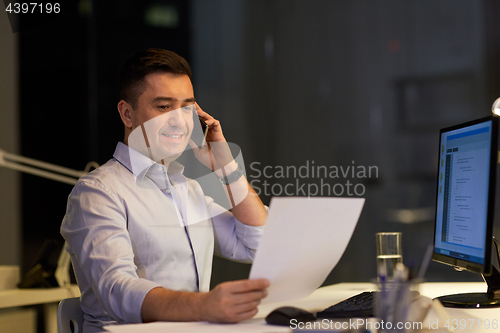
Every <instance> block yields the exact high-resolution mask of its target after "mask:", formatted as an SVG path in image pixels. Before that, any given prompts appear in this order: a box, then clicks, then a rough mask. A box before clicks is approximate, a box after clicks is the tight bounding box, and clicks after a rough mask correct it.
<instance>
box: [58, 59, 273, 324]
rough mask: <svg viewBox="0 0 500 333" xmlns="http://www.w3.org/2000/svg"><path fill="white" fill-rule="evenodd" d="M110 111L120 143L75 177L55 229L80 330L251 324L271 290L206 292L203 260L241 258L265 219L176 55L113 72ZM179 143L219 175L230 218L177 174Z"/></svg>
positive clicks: (246, 287) (207, 270) (231, 285)
mask: <svg viewBox="0 0 500 333" xmlns="http://www.w3.org/2000/svg"><path fill="white" fill-rule="evenodd" d="M118 112H119V114H120V117H121V119H122V121H123V124H124V125H125V139H124V143H118V146H117V148H116V150H115V153H114V155H113V157H114V158H113V159H111V160H110V161H108V162H107V163H106V164H104V165H103V166H101V167H100V168H98V169H96V170H94V171H93V172H91V173H90V174H88V175H86V176H85V177H83V178H81V179H80V180H79V181H78V183H77V185H76V186H75V187H74V188H73V190H72V192H71V194H70V196H69V199H68V207H67V212H66V215H65V217H64V220H63V223H62V226H61V234H62V235H63V237H64V238H65V240H66V241H67V243H68V247H67V249H68V252H69V253H70V255H71V259H72V262H73V266H74V270H75V274H76V277H77V280H78V285H79V287H80V290H81V292H82V296H81V305H82V310H83V311H84V313H85V325H84V330H85V332H96V331H101V327H102V326H103V325H106V324H113V323H133V322H149V321H157V320H168V321H210V322H238V321H241V320H245V319H249V318H251V317H252V316H254V315H255V314H256V313H257V305H258V304H259V302H260V300H261V299H262V298H264V297H265V296H266V294H267V291H266V288H267V287H268V285H269V282H268V281H267V280H265V279H260V280H241V281H232V282H226V283H222V284H220V285H218V286H217V287H215V288H214V289H213V290H211V291H209V283H210V274H211V268H212V256H213V254H214V252H215V253H216V254H219V255H222V256H225V257H228V258H230V259H233V260H237V261H243V262H251V261H252V259H253V257H254V254H255V249H256V247H257V244H258V241H259V238H260V235H261V234H262V228H263V225H264V223H265V219H266V216H267V212H266V209H265V207H264V205H263V204H262V202H261V201H260V199H259V197H258V196H257V195H256V194H255V192H254V191H253V189H252V188H251V186H250V185H249V184H248V181H247V180H246V177H245V176H244V175H243V172H242V168H241V167H240V166H239V165H238V163H236V162H235V161H234V159H233V157H232V155H231V152H230V150H229V149H228V147H227V143H226V140H225V138H224V136H223V133H222V129H221V125H220V122H219V121H218V120H216V119H214V118H213V117H212V116H210V115H209V114H208V113H206V112H204V111H203V110H202V109H201V108H200V107H199V106H198V104H196V103H195V98H194V93H193V86H192V84H191V69H190V68H189V65H188V64H187V62H186V61H185V60H184V58H182V57H180V56H178V55H177V54H175V53H173V52H170V51H166V50H160V49H149V50H146V51H142V52H139V53H138V54H136V55H135V56H133V57H132V58H131V59H129V60H128V61H127V62H126V63H125V64H124V66H123V68H122V71H121V73H120V101H119V103H118ZM192 112H196V113H197V115H198V116H199V117H200V118H202V119H203V120H204V121H205V122H206V123H207V125H208V134H207V142H208V143H209V146H207V145H205V146H202V147H199V146H198V145H197V144H195V143H194V142H193V141H192V140H191V134H192V132H193V128H194V126H195V123H194V122H193V114H192ZM196 118H197V117H196ZM188 144H189V145H190V147H191V148H192V149H193V151H194V153H195V156H196V158H198V159H199V160H200V162H202V163H203V164H205V165H206V166H208V167H210V168H212V169H213V170H214V171H215V173H216V174H217V176H218V177H220V178H221V182H222V183H223V184H224V185H222V186H224V187H225V190H226V193H227V194H228V198H229V200H230V201H231V202H232V203H233V207H232V210H231V212H229V211H226V210H225V209H223V208H222V207H221V206H219V205H217V204H216V203H215V202H214V201H213V200H212V199H211V198H209V197H205V195H204V194H203V191H202V189H201V187H200V185H199V184H198V183H197V182H196V181H194V180H190V179H187V178H186V177H184V175H183V167H182V166H181V165H180V164H179V163H178V162H176V161H175V160H176V159H177V157H179V156H180V154H182V152H183V151H184V149H185V148H186V147H187V145H188ZM132 147H133V148H132ZM134 148H135V149H134Z"/></svg>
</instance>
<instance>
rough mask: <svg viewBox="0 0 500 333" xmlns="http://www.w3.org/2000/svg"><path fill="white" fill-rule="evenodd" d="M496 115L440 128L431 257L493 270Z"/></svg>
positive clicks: (459, 265) (486, 272) (458, 264)
mask: <svg viewBox="0 0 500 333" xmlns="http://www.w3.org/2000/svg"><path fill="white" fill-rule="evenodd" d="M497 124H498V119H497V118H495V117H487V118H483V119H479V120H476V121H472V122H468V123H466V124H461V125H457V126H453V127H449V128H445V129H442V130H441V132H440V143H439V164H438V181H437V207H436V226H435V234H434V254H433V259H434V260H436V261H439V262H443V263H445V264H449V265H453V266H455V267H458V268H462V269H467V270H470V271H473V272H478V273H484V274H489V272H490V266H491V264H490V256H491V237H492V230H493V208H494V195H495V187H496V186H495V179H496V164H497V140H498V139H497V127H498V125H497Z"/></svg>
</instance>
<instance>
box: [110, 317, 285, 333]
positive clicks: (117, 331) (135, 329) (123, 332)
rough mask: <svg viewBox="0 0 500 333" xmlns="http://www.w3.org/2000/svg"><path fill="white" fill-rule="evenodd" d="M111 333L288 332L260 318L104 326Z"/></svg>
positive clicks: (282, 327)
mask: <svg viewBox="0 0 500 333" xmlns="http://www.w3.org/2000/svg"><path fill="white" fill-rule="evenodd" d="M104 329H106V331H109V332H111V333H166V332H168V333H200V332H203V333H270V332H272V333H280V332H283V333H285V332H290V327H288V326H273V327H271V328H270V327H269V325H266V323H265V322H264V321H263V320H261V321H259V322H258V323H245V322H243V323H238V324H210V323H205V322H201V323H200V322H193V323H176V322H173V323H172V322H171V323H169V322H155V323H149V324H127V325H108V326H104Z"/></svg>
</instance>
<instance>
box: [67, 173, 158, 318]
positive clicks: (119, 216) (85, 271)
mask: <svg viewBox="0 0 500 333" xmlns="http://www.w3.org/2000/svg"><path fill="white" fill-rule="evenodd" d="M126 214H127V209H126V205H125V203H124V202H123V200H121V199H120V198H119V197H118V196H117V195H116V194H115V193H113V192H111V191H110V190H109V189H107V188H106V187H105V186H104V185H102V184H100V183H99V182H87V181H80V182H79V183H78V184H77V185H76V186H75V187H74V189H73V191H72V192H71V194H70V196H69V198H68V206H67V213H66V216H65V218H64V220H63V223H62V226H61V234H62V235H63V237H64V239H65V240H66V242H67V243H68V247H67V248H68V252H70V255H71V257H72V261H73V265H75V266H77V267H75V273H76V275H77V279H78V282H79V284H80V283H81V282H82V283H81V287H82V285H88V286H90V288H91V289H92V291H93V292H94V293H95V295H96V297H97V299H98V301H99V303H100V305H101V306H102V307H103V309H104V310H105V311H106V313H107V314H108V315H109V316H110V317H111V318H113V319H114V320H116V321H118V322H128V323H133V322H135V323H139V322H142V317H141V306H142V302H143V300H144V297H145V296H146V294H147V293H148V292H149V291H150V290H151V289H152V288H155V287H158V286H159V285H158V284H157V283H154V282H152V281H149V280H146V279H143V278H139V276H138V275H137V272H136V270H137V267H136V265H135V263H134V253H133V249H132V244H131V239H130V236H129V233H128V231H127V218H126ZM81 280H84V281H81ZM83 297H85V290H82V298H83Z"/></svg>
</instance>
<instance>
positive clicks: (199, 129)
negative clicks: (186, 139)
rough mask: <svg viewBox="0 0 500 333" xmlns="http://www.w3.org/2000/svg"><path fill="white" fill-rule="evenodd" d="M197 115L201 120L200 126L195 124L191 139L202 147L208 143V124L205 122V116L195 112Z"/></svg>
mask: <svg viewBox="0 0 500 333" xmlns="http://www.w3.org/2000/svg"><path fill="white" fill-rule="evenodd" d="M195 117H198V120H199V121H200V126H196V125H195V126H194V128H193V134H192V135H191V139H192V140H193V141H194V143H195V144H196V145H197V146H198V147H200V148H202V147H203V146H204V145H205V144H206V140H207V133H208V125H207V123H206V122H205V120H203V118H201V117H200V116H198V115H197V114H195Z"/></svg>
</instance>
